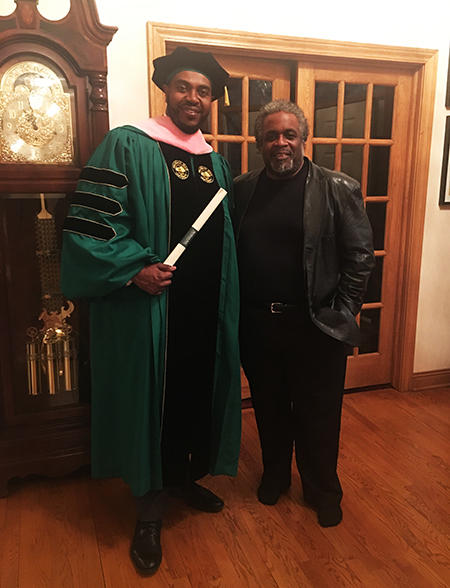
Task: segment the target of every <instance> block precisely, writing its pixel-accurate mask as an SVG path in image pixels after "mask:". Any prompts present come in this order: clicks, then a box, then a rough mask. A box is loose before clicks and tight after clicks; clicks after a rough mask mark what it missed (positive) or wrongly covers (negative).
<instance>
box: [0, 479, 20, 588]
mask: <svg viewBox="0 0 450 588" xmlns="http://www.w3.org/2000/svg"><path fill="white" fill-rule="evenodd" d="M12 491H13V494H12V495H11V497H10V498H8V500H6V499H5V498H3V499H1V498H0V586H1V588H18V586H19V555H20V526H21V518H20V513H21V504H22V495H21V493H20V492H14V489H12Z"/></svg>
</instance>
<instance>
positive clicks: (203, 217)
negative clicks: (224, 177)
mask: <svg viewBox="0 0 450 588" xmlns="http://www.w3.org/2000/svg"><path fill="white" fill-rule="evenodd" d="M226 195H227V191H226V190H224V189H223V188H219V190H218V191H217V192H216V194H215V195H214V196H213V197H212V199H211V200H210V202H209V203H208V204H207V205H206V207H205V209H204V210H203V212H202V213H201V214H200V216H199V217H198V218H197V220H196V221H195V222H194V224H193V225H192V226H191V228H190V229H189V231H188V232H187V233H186V234H185V236H184V237H183V238H182V239H181V241H180V242H179V243H178V245H176V246H175V247H174V248H173V249H172V251H171V252H170V253H169V256H168V257H167V258H166V260H165V261H164V263H165V264H166V265H174V264H175V263H176V261H177V260H178V259H179V257H180V255H182V254H183V253H184V252H185V250H186V247H187V246H188V245H189V243H190V242H191V241H192V239H193V238H194V237H195V235H196V234H197V233H198V232H199V231H200V229H201V228H202V227H203V225H204V224H205V223H206V221H207V220H208V219H209V217H210V216H211V215H212V213H213V212H214V211H215V210H216V208H217V207H218V206H219V204H220V203H221V202H222V200H223V199H224V198H225V196H226Z"/></svg>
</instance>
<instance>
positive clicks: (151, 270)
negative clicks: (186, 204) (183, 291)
mask: <svg viewBox="0 0 450 588" xmlns="http://www.w3.org/2000/svg"><path fill="white" fill-rule="evenodd" d="M226 195H227V191H226V190H224V189H223V188H220V189H219V190H218V191H217V192H216V194H215V195H214V196H213V198H212V199H211V200H210V202H209V203H208V204H207V205H206V207H205V209H204V210H203V212H202V213H201V214H200V216H199V217H198V218H197V220H196V221H195V222H194V224H193V225H192V226H191V228H190V229H189V231H188V232H187V233H186V234H185V236H184V237H183V239H182V240H181V241H180V242H179V243H178V245H176V246H175V248H174V249H173V250H172V251H171V253H170V254H169V256H168V257H167V258H166V260H165V261H164V263H153V264H152V265H147V266H145V267H144V268H142V269H141V271H140V272H138V273H137V274H136V275H135V276H134V277H133V278H132V280H131V281H132V282H134V283H135V284H136V286H139V288H141V289H142V290H145V291H146V292H148V293H149V294H153V295H154V296H159V294H161V293H162V292H164V290H165V289H166V288H167V286H170V284H171V283H172V281H171V280H172V274H173V272H174V271H175V270H176V267H175V266H174V265H173V264H174V263H175V262H176V261H177V260H178V259H179V257H180V255H181V254H182V253H184V251H185V250H186V247H187V246H188V245H189V243H190V242H191V241H192V239H193V238H194V237H195V235H196V234H197V233H198V232H199V231H200V229H201V228H202V227H203V225H204V224H205V223H206V221H207V220H208V219H209V217H210V216H211V215H212V213H213V212H214V211H215V210H216V208H217V207H218V206H219V204H220V203H221V202H222V200H223V199H224V198H225V196H226Z"/></svg>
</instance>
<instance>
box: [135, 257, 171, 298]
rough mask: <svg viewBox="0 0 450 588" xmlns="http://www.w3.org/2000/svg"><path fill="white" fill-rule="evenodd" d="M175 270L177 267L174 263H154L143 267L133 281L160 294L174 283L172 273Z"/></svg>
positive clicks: (149, 290)
mask: <svg viewBox="0 0 450 588" xmlns="http://www.w3.org/2000/svg"><path fill="white" fill-rule="evenodd" d="M175 270H176V267H175V266H172V265H165V264H164V263H153V264H152V265H146V266H145V267H144V268H142V269H141V271H140V272H138V273H137V274H136V275H135V276H134V277H133V278H131V281H132V282H134V283H135V284H136V286H139V288H141V289H142V290H145V292H148V293H149V294H153V295H154V296H159V294H162V292H164V290H165V289H166V288H167V286H170V284H171V283H172V281H171V280H172V274H173V272H174V271H175Z"/></svg>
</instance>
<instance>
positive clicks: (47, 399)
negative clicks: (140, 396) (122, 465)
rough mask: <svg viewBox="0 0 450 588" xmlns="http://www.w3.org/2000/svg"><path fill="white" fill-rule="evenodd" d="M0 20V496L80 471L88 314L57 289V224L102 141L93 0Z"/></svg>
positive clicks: (84, 451) (108, 34)
mask: <svg viewBox="0 0 450 588" xmlns="http://www.w3.org/2000/svg"><path fill="white" fill-rule="evenodd" d="M15 3H16V9H15V11H14V13H13V14H11V15H10V16H7V17H0V496H5V495H6V494H7V483H8V480H10V479H11V478H12V477H15V476H20V477H23V476H26V475H28V474H43V475H51V476H57V475H63V474H67V473H70V472H71V471H74V470H75V469H77V468H78V467H80V466H82V465H85V464H88V463H89V462H90V406H89V394H90V391H89V338H88V331H87V321H88V318H87V309H86V308H85V307H84V306H83V303H81V302H80V301H77V300H66V299H65V298H64V296H63V294H62V292H61V291H60V287H59V261H60V250H61V235H62V222H63V220H64V218H65V216H66V214H67V210H68V208H69V204H70V198H71V194H72V193H73V192H74V190H75V187H76V184H77V179H78V176H79V173H80V170H81V168H82V167H83V165H84V164H85V163H86V161H87V159H88V157H89V156H90V154H91V153H92V151H93V150H94V149H95V148H96V146H97V145H98V144H99V143H100V141H101V139H102V138H103V136H104V135H105V133H106V132H107V131H108V101H107V86H106V71H107V65H106V64H107V61H106V47H107V45H108V44H109V43H110V41H111V39H112V37H113V35H114V33H115V32H116V30H117V29H116V28H115V27H114V28H113V27H105V26H103V25H102V24H101V23H100V21H99V17H98V13H97V8H96V5H95V0H71V8H70V11H69V13H68V14H67V15H66V16H65V17H64V18H63V19H61V20H59V21H50V20H48V19H46V18H44V17H43V16H41V14H40V13H39V11H38V8H37V5H38V0H15Z"/></svg>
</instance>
